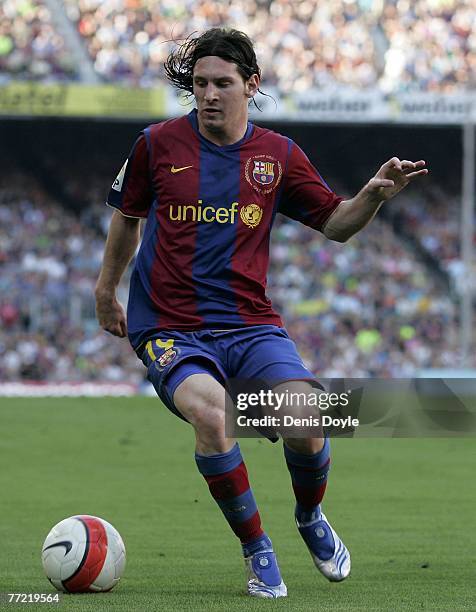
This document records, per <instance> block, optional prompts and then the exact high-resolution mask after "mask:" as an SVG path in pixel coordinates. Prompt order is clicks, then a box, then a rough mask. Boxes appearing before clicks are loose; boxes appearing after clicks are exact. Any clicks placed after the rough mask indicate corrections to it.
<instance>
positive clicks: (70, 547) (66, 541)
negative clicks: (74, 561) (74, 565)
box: [43, 540, 73, 557]
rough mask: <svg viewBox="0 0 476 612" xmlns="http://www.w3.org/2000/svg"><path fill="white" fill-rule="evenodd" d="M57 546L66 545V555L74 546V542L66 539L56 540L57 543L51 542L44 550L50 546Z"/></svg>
mask: <svg viewBox="0 0 476 612" xmlns="http://www.w3.org/2000/svg"><path fill="white" fill-rule="evenodd" d="M55 546H64V547H65V549H66V550H65V553H64V556H65V557H66V555H67V554H68V553H69V551H70V550H71V549H72V548H73V543H72V542H70V541H69V540H64V541H63V542H56V543H55V544H50V546H47V547H46V548H45V549H43V552H45V550H48V549H49V548H54V547H55Z"/></svg>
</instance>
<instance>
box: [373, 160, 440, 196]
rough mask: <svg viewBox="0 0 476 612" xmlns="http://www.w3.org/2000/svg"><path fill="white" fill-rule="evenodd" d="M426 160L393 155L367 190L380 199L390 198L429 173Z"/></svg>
mask: <svg viewBox="0 0 476 612" xmlns="http://www.w3.org/2000/svg"><path fill="white" fill-rule="evenodd" d="M425 165H426V162H425V161H423V160H422V159H421V160H420V161H417V162H412V161H408V160H407V159H404V160H403V161H400V160H399V159H398V157H392V159H389V160H388V162H385V163H384V164H383V166H382V167H381V168H380V170H379V171H378V172H377V174H376V175H375V176H374V177H373V178H371V179H370V181H369V182H368V183H367V185H366V187H365V188H366V191H367V192H368V193H369V194H370V195H372V196H374V197H375V198H376V199H378V200H389V199H390V198H393V196H394V195H396V194H397V193H398V192H399V191H401V190H402V189H403V188H404V187H406V186H407V185H408V183H410V182H411V181H413V180H414V179H416V178H418V177H419V176H425V175H426V174H428V169H427V168H426V167H425Z"/></svg>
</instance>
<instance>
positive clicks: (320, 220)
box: [278, 142, 343, 230]
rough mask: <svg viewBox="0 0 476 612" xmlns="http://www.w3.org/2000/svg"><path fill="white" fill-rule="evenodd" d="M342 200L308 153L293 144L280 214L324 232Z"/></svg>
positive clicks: (279, 209)
mask: <svg viewBox="0 0 476 612" xmlns="http://www.w3.org/2000/svg"><path fill="white" fill-rule="evenodd" d="M342 200H343V198H341V197H340V196H338V195H336V194H335V193H334V192H333V191H332V189H331V188H330V187H329V185H327V183H326V182H325V181H324V179H323V178H322V177H321V175H320V174H319V172H318V171H317V170H316V168H315V167H314V166H313V165H312V164H311V162H310V161H309V159H308V158H307V156H306V155H305V153H304V152H303V151H302V150H301V149H300V148H299V147H298V146H297V144H296V143H294V142H291V149H290V152H289V157H288V163H287V168H286V172H285V177H284V183H283V193H282V197H281V202H280V205H279V208H278V212H280V213H282V214H283V215H285V216H286V217H290V218H291V219H295V220H296V221H300V222H301V223H303V224H304V225H307V226H309V227H312V228H313V229H316V230H322V227H323V226H324V224H325V223H326V221H327V219H328V218H329V217H330V216H331V214H332V213H333V212H334V210H335V209H336V208H337V206H338V205H339V204H340V203H341V202H342Z"/></svg>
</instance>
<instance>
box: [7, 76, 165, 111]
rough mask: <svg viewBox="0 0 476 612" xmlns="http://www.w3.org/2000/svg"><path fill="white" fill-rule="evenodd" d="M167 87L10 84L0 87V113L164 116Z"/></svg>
mask: <svg viewBox="0 0 476 612" xmlns="http://www.w3.org/2000/svg"><path fill="white" fill-rule="evenodd" d="M165 111H166V92H165V88H156V89H139V88H126V87H117V86H115V85H76V84H54V85H41V84H38V83H11V84H8V85H3V86H0V115H4V116H5V115H7V116H38V117H45V116H46V117H62V116H64V117H105V118H107V117H111V118H114V117H117V118H120V117H127V118H133V117H139V118H140V117H164V116H165Z"/></svg>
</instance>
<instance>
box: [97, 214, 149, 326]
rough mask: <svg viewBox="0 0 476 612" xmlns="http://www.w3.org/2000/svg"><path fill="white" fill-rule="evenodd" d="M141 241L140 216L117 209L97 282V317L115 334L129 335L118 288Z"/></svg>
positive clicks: (101, 324) (101, 323)
mask: <svg viewBox="0 0 476 612" xmlns="http://www.w3.org/2000/svg"><path fill="white" fill-rule="evenodd" d="M139 240H140V219H136V218H131V217H125V216H124V215H122V214H121V213H120V212H119V211H117V210H115V211H114V214H113V216H112V219H111V224H110V226H109V232H108V235H107V240H106V247H105V250H104V258H103V262H102V267H101V272H100V274H99V278H98V281H97V283H96V290H95V297H96V316H97V319H98V322H99V325H100V326H101V327H102V328H103V329H105V330H106V331H108V332H110V333H111V334H113V335H114V336H119V337H120V338H124V337H125V336H126V335H127V324H126V314H125V311H124V308H123V306H122V305H121V304H120V302H119V301H118V300H117V297H116V290H117V287H118V286H119V283H120V280H121V278H122V275H123V274H124V272H125V270H126V268H127V266H128V265H129V262H130V261H131V259H132V257H133V256H134V253H135V252H136V249H137V245H138V244H139Z"/></svg>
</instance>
